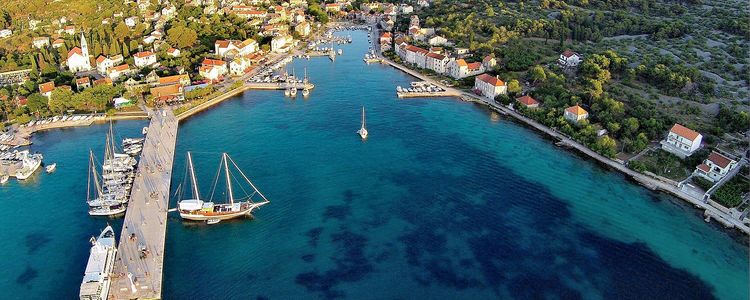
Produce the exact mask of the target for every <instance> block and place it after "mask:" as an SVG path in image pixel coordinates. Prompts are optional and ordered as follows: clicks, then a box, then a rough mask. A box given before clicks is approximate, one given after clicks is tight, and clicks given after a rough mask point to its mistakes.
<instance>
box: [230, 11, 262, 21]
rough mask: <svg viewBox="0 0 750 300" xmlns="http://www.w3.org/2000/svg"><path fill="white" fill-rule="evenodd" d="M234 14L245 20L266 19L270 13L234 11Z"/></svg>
mask: <svg viewBox="0 0 750 300" xmlns="http://www.w3.org/2000/svg"><path fill="white" fill-rule="evenodd" d="M232 13H234V14H235V15H237V16H238V17H240V18H243V19H265V18H266V17H267V16H268V12H266V11H263V10H255V9H254V10H232Z"/></svg>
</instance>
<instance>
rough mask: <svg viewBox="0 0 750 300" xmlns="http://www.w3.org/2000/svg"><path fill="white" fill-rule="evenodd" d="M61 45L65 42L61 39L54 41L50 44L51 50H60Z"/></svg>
mask: <svg viewBox="0 0 750 300" xmlns="http://www.w3.org/2000/svg"><path fill="white" fill-rule="evenodd" d="M63 45H65V41H64V40H63V39H56V40H55V41H53V42H52V48H55V49H57V48H60V47H62V46H63Z"/></svg>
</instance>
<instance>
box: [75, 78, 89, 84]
mask: <svg viewBox="0 0 750 300" xmlns="http://www.w3.org/2000/svg"><path fill="white" fill-rule="evenodd" d="M89 82H91V81H90V80H89V78H88V77H81V78H78V79H76V84H78V85H80V84H84V83H89Z"/></svg>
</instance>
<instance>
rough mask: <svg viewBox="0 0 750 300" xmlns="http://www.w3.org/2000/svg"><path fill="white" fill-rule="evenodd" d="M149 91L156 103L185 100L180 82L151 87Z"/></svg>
mask: <svg viewBox="0 0 750 300" xmlns="http://www.w3.org/2000/svg"><path fill="white" fill-rule="evenodd" d="M150 93H151V97H152V98H153V99H154V102H156V104H171V103H175V102H179V101H183V100H185V95H184V93H183V88H182V85H180V84H170V85H164V86H158V87H153V88H151V90H150Z"/></svg>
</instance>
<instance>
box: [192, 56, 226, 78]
mask: <svg viewBox="0 0 750 300" xmlns="http://www.w3.org/2000/svg"><path fill="white" fill-rule="evenodd" d="M227 72H228V70H227V63H226V62H225V61H223V60H218V59H210V58H206V59H204V60H203V62H202V63H201V66H200V68H199V69H198V73H199V74H200V75H201V76H203V78H205V79H208V80H211V81H217V80H220V79H221V77H222V76H224V75H225V74H226V73H227Z"/></svg>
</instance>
